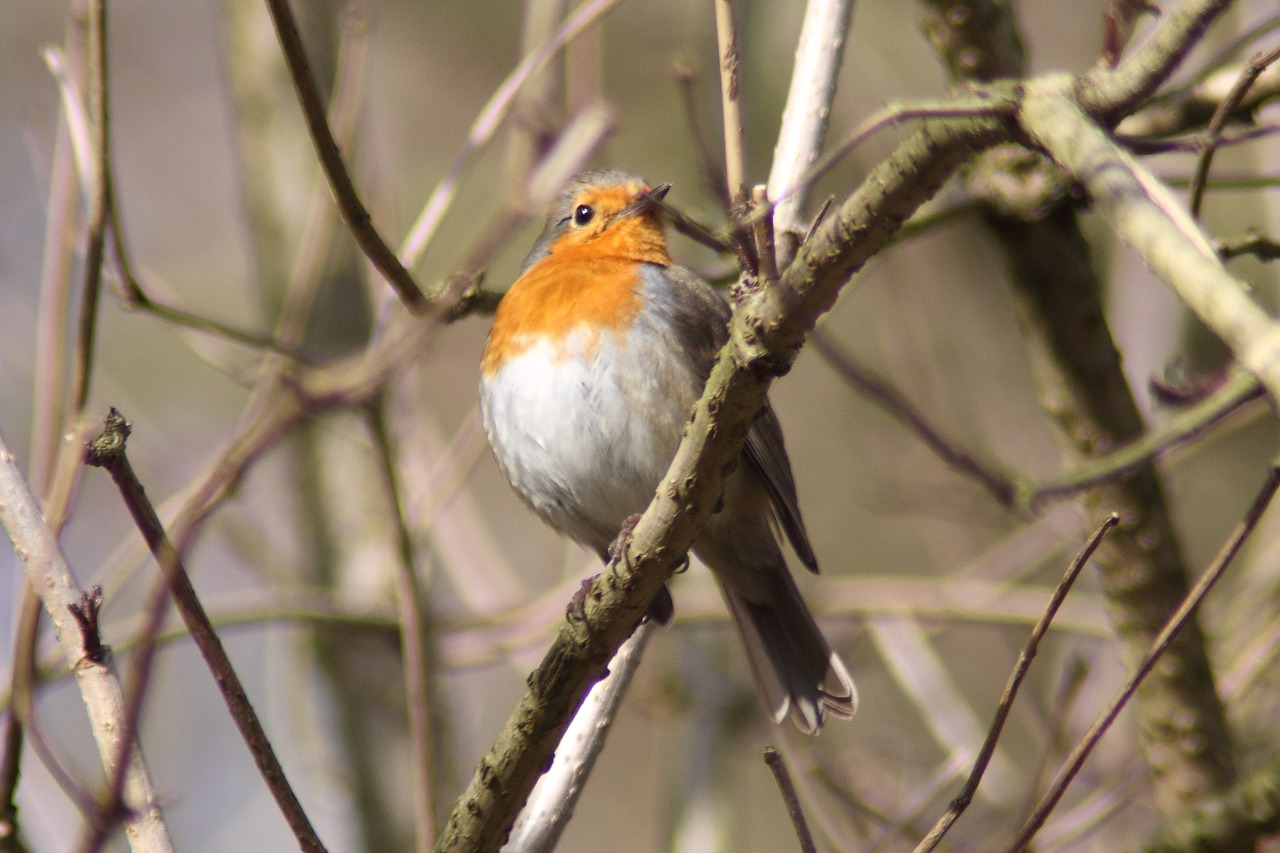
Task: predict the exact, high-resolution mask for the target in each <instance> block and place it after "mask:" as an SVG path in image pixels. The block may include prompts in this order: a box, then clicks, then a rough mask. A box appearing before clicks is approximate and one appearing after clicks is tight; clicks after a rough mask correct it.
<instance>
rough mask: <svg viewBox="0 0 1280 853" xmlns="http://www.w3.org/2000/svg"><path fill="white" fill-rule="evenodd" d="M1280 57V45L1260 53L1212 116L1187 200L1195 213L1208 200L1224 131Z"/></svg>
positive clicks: (1195, 213) (1196, 213) (1194, 214)
mask: <svg viewBox="0 0 1280 853" xmlns="http://www.w3.org/2000/svg"><path fill="white" fill-rule="evenodd" d="M1277 59H1280V47H1276V48H1274V49H1273V50H1270V51H1267V52H1265V53H1261V54H1258V55H1257V56H1255V57H1254V58H1253V59H1252V60H1250V61H1249V64H1248V65H1247V66H1246V67H1245V69H1244V71H1242V72H1241V73H1240V77H1239V78H1238V79H1237V80H1236V82H1235V84H1234V85H1232V87H1231V91H1230V92H1228V93H1227V96H1226V97H1225V98H1223V99H1222V103H1221V104H1219V105H1218V108H1217V109H1216V110H1214V112H1213V117H1212V118H1210V119H1209V127H1208V128H1207V129H1206V130H1205V139H1204V146H1203V149H1202V150H1201V151H1200V156H1199V157H1198V158H1197V159H1196V171H1195V175H1194V176H1192V179H1191V198H1190V200H1189V201H1188V202H1187V207H1188V208H1190V210H1191V215H1192V216H1199V215H1200V203H1201V202H1202V201H1204V190H1205V185H1206V184H1207V182H1208V180H1209V168H1210V166H1212V165H1213V155H1214V153H1215V152H1216V151H1217V148H1218V145H1219V143H1220V142H1221V140H1222V135H1223V130H1224V129H1225V128H1226V126H1227V119H1229V118H1230V117H1231V115H1232V114H1233V113H1234V112H1235V111H1236V110H1237V109H1239V107H1240V104H1241V103H1243V102H1244V99H1245V96H1247V95H1248V94H1249V90H1250V89H1252V88H1253V84H1254V83H1256V82H1257V81H1258V78H1259V77H1260V76H1261V75H1262V72H1263V71H1266V70H1267V68H1269V67H1270V66H1271V65H1272V64H1273V63H1274V62H1275V61H1276V60H1277Z"/></svg>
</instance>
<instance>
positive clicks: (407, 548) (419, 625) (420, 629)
mask: <svg viewBox="0 0 1280 853" xmlns="http://www.w3.org/2000/svg"><path fill="white" fill-rule="evenodd" d="M384 405H385V401H383V400H377V401H375V402H374V403H372V404H371V405H370V406H369V407H368V408H367V410H366V411H367V416H366V417H367V420H368V426H369V432H370V434H371V435H372V437H373V445H374V449H375V450H376V451H377V456H378V469H379V474H380V475H381V477H382V484H383V488H384V489H385V490H386V495H387V500H388V502H389V503H390V509H391V514H392V522H393V525H392V526H393V528H394V530H395V537H396V558H397V559H396V569H395V577H396V610H397V613H398V615H399V622H400V643H401V648H402V649H403V650H404V686H405V702H406V704H407V705H408V715H409V743H410V749H411V750H412V753H413V754H412V756H411V759H410V766H411V767H412V768H413V769H412V772H411V774H410V775H411V777H412V778H411V780H410V781H411V788H412V792H413V795H412V800H413V820H414V840H415V843H416V849H417V850H418V851H419V853H426V851H429V850H430V849H431V845H432V842H433V841H434V840H435V811H436V785H435V780H434V779H433V777H434V775H435V769H436V768H437V767H438V766H439V760H438V757H437V745H436V739H435V726H434V725H433V721H432V716H433V715H432V706H433V705H432V703H433V700H434V697H433V696H432V691H431V689H430V687H431V684H430V681H431V680H432V679H433V677H434V675H435V673H436V670H437V663H438V662H437V659H436V655H435V654H434V653H433V647H434V643H433V641H432V630H431V626H430V625H429V624H428V617H427V613H426V606H425V603H424V602H423V600H422V591H421V590H420V589H419V587H418V575H417V570H416V568H415V566H414V559H413V555H414V548H413V539H412V536H411V534H410V533H409V525H408V523H407V522H406V520H405V517H404V503H403V500H402V498H401V489H400V481H399V477H398V476H397V474H396V465H395V457H394V451H393V450H392V447H391V435H390V433H389V432H388V430H387V422H386V414H385V412H384V410H383V406H384Z"/></svg>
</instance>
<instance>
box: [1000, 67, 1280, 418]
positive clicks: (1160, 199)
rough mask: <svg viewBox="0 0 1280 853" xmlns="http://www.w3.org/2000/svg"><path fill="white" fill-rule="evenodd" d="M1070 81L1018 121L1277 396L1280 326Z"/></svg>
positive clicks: (1034, 102) (1041, 97) (1047, 90)
mask: <svg viewBox="0 0 1280 853" xmlns="http://www.w3.org/2000/svg"><path fill="white" fill-rule="evenodd" d="M1073 89H1074V86H1073V84H1072V82H1071V81H1070V80H1069V79H1067V78H1062V77H1055V78H1050V79H1047V80H1043V81H1038V82H1037V83H1036V84H1035V85H1034V86H1032V87H1031V88H1029V89H1028V92H1027V98H1026V101H1025V102H1024V106H1023V110H1022V112H1021V121H1022V124H1023V126H1024V127H1025V128H1026V130H1027V132H1028V133H1030V134H1031V135H1032V137H1033V138H1034V139H1036V140H1037V141H1038V142H1039V143H1040V144H1042V145H1043V146H1044V147H1045V149H1046V150H1047V151H1048V152H1049V153H1050V155H1051V156H1052V157H1053V158H1054V159H1055V160H1056V161H1057V162H1058V163H1060V164H1061V165H1062V166H1064V167H1065V168H1066V169H1067V170H1068V171H1070V172H1071V173H1072V174H1073V175H1074V176H1075V177H1076V178H1078V179H1079V180H1080V181H1081V182H1082V183H1083V184H1084V185H1085V188H1086V190H1087V191H1088V193H1089V196H1090V198H1091V199H1092V201H1093V203H1094V206H1095V207H1096V208H1097V209H1098V211H1099V212H1100V213H1102V215H1103V216H1105V217H1106V218H1107V221H1108V222H1110V223H1111V226H1112V227H1113V228H1114V229H1115V231H1116V233H1117V234H1118V235H1119V236H1120V237H1121V238H1122V239H1123V240H1124V241H1125V242H1127V243H1129V244H1130V245H1131V246H1132V247H1133V248H1134V249H1135V250H1137V252H1138V253H1139V254H1140V255H1141V256H1142V259H1143V260H1144V261H1145V262H1146V263H1147V264H1148V266H1150V267H1151V269H1152V271H1154V272H1155V273H1156V274H1157V275H1158V276H1160V277H1161V278H1162V279H1164V280H1165V281H1166V282H1167V283H1168V284H1169V285H1170V286H1171V287H1172V288H1173V289H1174V290H1175V291H1176V292H1177V294H1178V296H1179V297H1181V298H1182V301H1183V302H1185V303H1186V304H1187V306H1188V307H1189V308H1191V310H1192V311H1194V312H1195V313H1196V314H1197V315H1198V316H1199V317H1200V319H1202V320H1203V321H1204V322H1205V323H1206V324H1207V325H1208V326H1209V328H1211V329H1212V330H1213V331H1214V332H1215V333H1216V334H1217V335H1218V336H1219V337H1221V338H1222V340H1223V341H1224V342H1225V343H1226V344H1227V345H1228V346H1229V347H1231V349H1232V351H1233V352H1234V353H1235V354H1236V358H1237V359H1238V360H1239V361H1240V363H1241V364H1242V365H1244V366H1245V367H1246V368H1248V369H1249V370H1250V371H1251V372H1252V373H1253V374H1254V375H1256V376H1257V377H1258V379H1259V381H1261V382H1262V384H1263V386H1265V387H1266V389H1267V391H1268V393H1270V394H1271V396H1272V397H1273V398H1278V399H1280V397H1277V395H1280V327H1277V326H1276V325H1275V324H1274V323H1273V322H1272V321H1271V318H1270V317H1268V316H1267V314H1266V312H1265V311H1263V310H1262V308H1261V307H1260V306H1259V305H1258V304H1257V303H1256V302H1254V301H1253V300H1252V299H1251V298H1250V297H1249V295H1248V289H1247V287H1246V286H1245V285H1244V283H1243V282H1241V281H1240V280H1239V279H1237V278H1235V276H1233V275H1231V274H1230V273H1229V272H1228V271H1227V270H1226V269H1225V268H1224V267H1223V266H1222V262H1221V261H1220V260H1219V258H1218V256H1217V255H1216V254H1215V253H1214V251H1213V247H1212V246H1211V245H1210V244H1209V242H1208V240H1207V239H1206V238H1205V236H1204V234H1203V233H1202V232H1201V231H1200V229H1199V228H1198V227H1197V226H1196V224H1195V223H1194V222H1193V221H1192V220H1191V218H1190V217H1189V216H1188V215H1187V214H1186V212H1185V210H1184V209H1183V207H1182V205H1181V204H1180V203H1179V202H1178V201H1177V200H1176V199H1174V198H1173V197H1172V195H1171V194H1170V193H1169V192H1168V191H1167V190H1165V189H1164V188H1163V187H1162V186H1161V184H1160V182H1159V181H1158V180H1156V178H1155V177H1154V176H1152V175H1151V173H1150V172H1148V171H1147V170H1146V169H1145V168H1143V167H1142V166H1141V165H1140V164H1139V163H1137V162H1136V161H1134V160H1133V158H1132V157H1130V156H1129V155H1128V154H1126V153H1125V152H1124V151H1123V150H1121V149H1120V148H1119V147H1118V146H1116V144H1115V143H1114V142H1113V141H1112V140H1111V139H1109V138H1108V137H1107V135H1106V133H1105V132H1104V131H1103V130H1102V129H1101V128H1099V127H1098V126H1097V125H1096V124H1094V123H1093V122H1092V121H1090V120H1089V118H1088V117H1087V116H1086V115H1085V114H1084V112H1082V109H1081V107H1080V106H1078V105H1077V103H1076V101H1075V99H1074V97H1072V91H1073Z"/></svg>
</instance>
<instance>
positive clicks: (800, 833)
mask: <svg viewBox="0 0 1280 853" xmlns="http://www.w3.org/2000/svg"><path fill="white" fill-rule="evenodd" d="M764 763H765V764H767V765H769V770H771V771H772V772H773V779H774V781H775V782H777V783H778V791H779V792H781V794H782V802H783V804H784V805H786V807H787V817H789V818H791V826H792V827H793V828H794V829H795V831H796V840H798V841H799V842H800V850H801V851H802V853H817V849H818V848H817V847H815V846H814V844H813V833H811V832H809V822H808V821H806V820H805V817H804V809H802V808H800V798H799V797H798V796H797V795H796V786H795V784H794V783H793V782H792V781H791V774H790V773H789V772H788V771H787V764H786V762H785V761H783V760H782V755H781V754H780V753H779V752H778V750H776V749H774V748H773V747H771V746H766V747H765V748H764Z"/></svg>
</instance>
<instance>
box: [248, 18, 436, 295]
mask: <svg viewBox="0 0 1280 853" xmlns="http://www.w3.org/2000/svg"><path fill="white" fill-rule="evenodd" d="M267 9H268V10H269V11H270V13H271V21H272V23H273V24H274V25H275V28H276V35H277V36H278V37H279V39H280V48H281V50H282V51H283V52H284V58H285V64H286V65H287V66H288V68H289V74H290V76H291V77H292V78H293V86H294V89H295V90H296V91H297V93H298V103H299V104H300V105H301V106H302V114H303V116H304V117H305V118H306V121H307V130H308V131H309V132H310V134H311V141H312V143H314V144H315V147H316V155H317V157H318V158H319V160H320V166H321V168H322V169H323V170H324V174H325V177H326V178H327V179H328V181H329V186H330V187H331V188H332V189H333V195H334V198H335V199H336V201H337V204H338V210H339V211H341V213H342V218H343V220H345V221H346V223H347V227H348V228H350V229H351V234H352V236H354V237H355V238H356V243H358V244H359V245H360V249H361V250H362V251H363V252H364V254H365V257H367V258H368V259H369V261H370V263H372V264H373V265H374V267H375V268H377V270H378V272H380V273H382V275H383V277H384V278H386V280H387V283H388V284H390V285H391V287H392V288H393V289H394V290H395V292H396V295H397V296H399V297H400V300H401V301H402V302H404V304H405V305H406V306H407V307H408V308H409V310H410V311H412V312H414V313H418V314H420V313H423V312H425V311H426V310H427V309H428V308H429V304H428V302H427V298H426V297H425V296H423V295H422V290H421V288H419V287H418V285H417V283H416V282H414V280H413V276H412V275H411V274H410V273H409V270H407V269H406V268H405V266H404V264H402V263H400V259H399V258H398V257H396V254H395V252H393V251H391V248H390V247H389V246H388V245H387V244H386V242H385V241H384V240H383V239H382V235H381V234H379V233H378V230H377V229H376V228H375V227H374V225H373V219H372V217H370V216H369V212H368V211H367V210H366V209H365V207H364V205H363V204H362V203H361V201H360V197H359V195H358V194H357V193H356V188H355V185H354V184H353V183H352V182H351V175H350V174H349V173H348V172H347V168H346V166H345V165H344V164H343V161H342V152H341V151H339V150H338V143H337V142H336V141H334V138H333V134H332V133H331V132H330V130H329V121H328V118H327V116H326V115H325V106H324V101H323V100H322V99H321V97H320V91H319V90H318V89H317V88H316V83H315V79H314V78H313V77H312V74H311V67H310V65H309V63H308V62H307V53H306V50H305V49H304V48H303V46H302V37H301V36H300V35H299V34H298V26H297V24H296V23H295V22H294V20H293V12H291V11H290V9H289V0H267Z"/></svg>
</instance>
